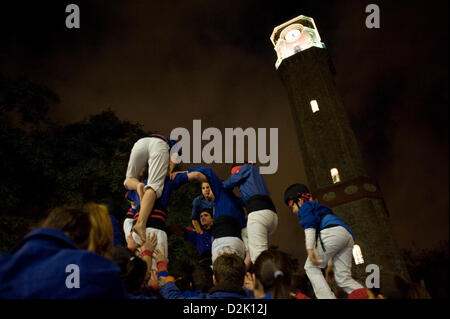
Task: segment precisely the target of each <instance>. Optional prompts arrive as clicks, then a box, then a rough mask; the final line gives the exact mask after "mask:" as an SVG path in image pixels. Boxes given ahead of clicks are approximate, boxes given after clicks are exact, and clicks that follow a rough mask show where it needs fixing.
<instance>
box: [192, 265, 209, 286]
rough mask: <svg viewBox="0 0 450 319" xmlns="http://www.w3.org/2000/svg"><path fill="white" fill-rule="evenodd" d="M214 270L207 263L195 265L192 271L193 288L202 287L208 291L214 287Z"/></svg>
mask: <svg viewBox="0 0 450 319" xmlns="http://www.w3.org/2000/svg"><path fill="white" fill-rule="evenodd" d="M212 275H213V271H212V269H211V267H209V266H205V265H195V266H194V271H193V272H192V290H197V289H200V292H202V293H206V292H208V291H209V290H210V289H211V288H212V287H213V280H212Z"/></svg>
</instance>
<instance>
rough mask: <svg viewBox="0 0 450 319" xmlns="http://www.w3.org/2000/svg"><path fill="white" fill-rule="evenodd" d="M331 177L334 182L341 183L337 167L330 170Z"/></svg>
mask: <svg viewBox="0 0 450 319" xmlns="http://www.w3.org/2000/svg"><path fill="white" fill-rule="evenodd" d="M330 173H331V179H332V180H333V184H336V183H339V182H340V181H341V177H340V176H339V171H338V169H337V168H332V169H331V170H330Z"/></svg>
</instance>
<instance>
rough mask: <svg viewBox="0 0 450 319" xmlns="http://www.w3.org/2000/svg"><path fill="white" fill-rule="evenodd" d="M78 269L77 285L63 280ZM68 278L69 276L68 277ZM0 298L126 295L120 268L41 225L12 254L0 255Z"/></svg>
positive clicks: (60, 233)
mask: <svg viewBox="0 0 450 319" xmlns="http://www.w3.org/2000/svg"><path fill="white" fill-rule="evenodd" d="M71 264H72V265H77V266H78V269H79V284H80V286H79V288H68V287H67V286H66V280H69V282H70V278H72V277H69V276H71V275H72V276H73V275H74V274H75V271H74V270H70V269H69V271H68V272H66V267H67V266H68V265H71ZM68 277H69V278H68ZM0 283H1V285H0V298H5V299H6V298H8V299H24V298H34V299H36V298H38V299H48V298H58V299H61V298H64V299H67V298H69V299H72V298H74V299H78V298H127V297H129V296H128V294H127V292H126V291H125V288H124V286H123V284H122V282H121V280H120V278H119V267H118V266H117V265H116V264H114V263H113V262H112V261H110V260H109V259H106V258H105V257H103V256H100V255H98V254H95V253H93V252H91V251H88V250H81V249H78V248H77V247H76V246H75V244H74V243H73V242H72V241H71V240H70V239H69V238H68V237H67V236H66V235H65V234H64V233H63V232H62V231H60V230H57V229H50V228H40V229H36V230H34V231H32V232H30V233H28V234H27V235H26V236H25V237H24V238H23V239H22V240H21V241H20V242H19V243H18V244H17V246H16V247H15V248H14V249H13V251H12V252H11V254H3V255H0Z"/></svg>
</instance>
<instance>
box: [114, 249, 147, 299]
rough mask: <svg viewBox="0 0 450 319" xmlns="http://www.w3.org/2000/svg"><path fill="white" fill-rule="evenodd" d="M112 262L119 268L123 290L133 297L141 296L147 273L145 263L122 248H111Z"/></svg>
mask: <svg viewBox="0 0 450 319" xmlns="http://www.w3.org/2000/svg"><path fill="white" fill-rule="evenodd" d="M112 260H113V262H114V263H116V264H117V265H118V266H119V268H120V279H121V280H122V282H123V283H124V285H125V290H126V291H127V292H129V293H130V294H133V295H139V294H141V293H142V287H143V284H144V280H145V276H146V273H147V265H146V263H145V262H144V261H143V260H142V259H140V258H138V257H135V256H134V255H133V254H132V253H131V252H130V251H129V250H128V249H127V248H125V247H122V246H115V247H114V248H113V250H112Z"/></svg>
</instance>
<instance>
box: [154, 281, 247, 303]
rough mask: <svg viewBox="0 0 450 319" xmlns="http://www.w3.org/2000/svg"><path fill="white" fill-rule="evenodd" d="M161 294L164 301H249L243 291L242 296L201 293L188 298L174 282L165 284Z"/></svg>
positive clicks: (217, 292)
mask: <svg viewBox="0 0 450 319" xmlns="http://www.w3.org/2000/svg"><path fill="white" fill-rule="evenodd" d="M159 293H160V294H161V296H162V297H163V298H164V299H248V297H247V295H245V292H244V291H243V293H242V294H240V293H237V292H226V291H216V292H214V293H212V294H208V293H199V294H198V296H195V297H186V296H185V295H183V293H182V292H181V291H180V289H179V288H178V287H177V286H176V285H175V284H174V283H173V282H172V281H170V282H168V283H166V284H164V285H163V286H162V287H161V289H160V290H159Z"/></svg>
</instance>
